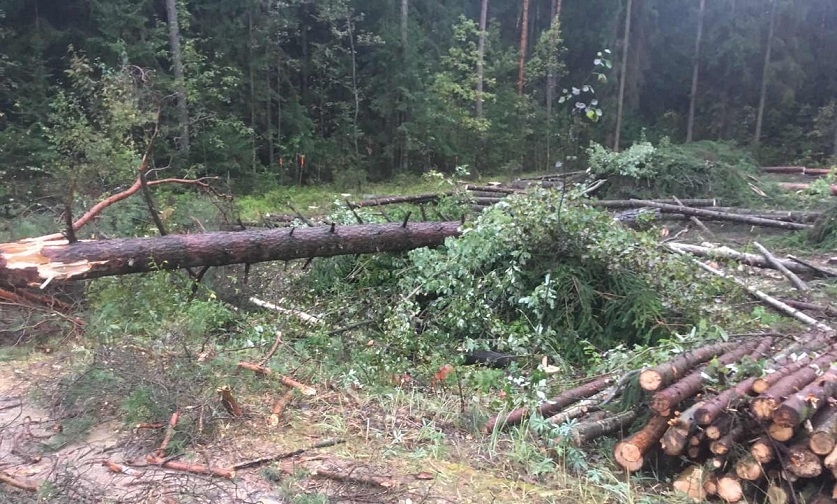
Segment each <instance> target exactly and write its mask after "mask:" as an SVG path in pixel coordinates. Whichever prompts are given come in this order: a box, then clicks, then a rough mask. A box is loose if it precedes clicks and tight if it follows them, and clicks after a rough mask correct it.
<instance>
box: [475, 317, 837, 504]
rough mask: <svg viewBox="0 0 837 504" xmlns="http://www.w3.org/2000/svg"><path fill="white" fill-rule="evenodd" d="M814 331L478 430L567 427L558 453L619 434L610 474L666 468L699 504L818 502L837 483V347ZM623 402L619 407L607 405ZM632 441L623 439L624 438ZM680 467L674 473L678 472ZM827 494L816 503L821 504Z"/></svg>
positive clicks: (730, 346) (639, 375) (584, 392)
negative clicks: (528, 423)
mask: <svg viewBox="0 0 837 504" xmlns="http://www.w3.org/2000/svg"><path fill="white" fill-rule="evenodd" d="M832 336H833V333H826V332H812V333H807V334H805V335H803V336H802V337H800V338H798V339H797V340H796V341H794V342H791V343H790V344H788V341H789V340H788V339H787V338H782V337H780V336H778V335H771V334H763V335H752V336H748V337H745V338H741V339H737V340H731V341H723V342H716V343H711V344H706V345H704V346H701V347H699V348H696V349H694V350H691V351H689V352H685V353H683V354H681V355H680V356H678V357H676V358H675V359H673V360H670V361H668V362H665V363H663V364H660V365H657V366H653V367H646V368H643V369H637V370H634V371H631V372H628V373H627V374H625V375H624V376H623V377H622V378H621V379H619V378H620V377H618V376H612V375H611V376H603V377H599V378H596V379H594V380H592V381H590V382H588V383H585V384H583V385H581V386H578V387H576V388H573V389H571V390H567V391H565V392H563V393H562V394H560V395H559V396H557V397H555V398H553V399H551V400H549V401H546V402H545V403H543V404H542V405H541V406H540V407H539V408H538V409H537V410H536V411H533V410H530V409H525V408H521V409H516V410H513V411H511V412H510V413H508V414H503V415H498V416H496V417H494V418H492V419H491V420H489V422H488V423H487V424H486V426H485V428H484V431H485V432H486V433H490V432H493V431H494V430H495V429H503V428H506V427H509V426H512V425H516V424H521V423H522V422H524V420H525V419H526V418H527V417H529V416H531V415H541V416H543V417H547V418H550V421H551V422H553V423H558V424H561V423H565V422H568V421H569V420H574V423H572V424H569V426H570V428H569V430H568V432H569V434H568V435H565V436H564V438H563V439H558V440H552V442H554V443H570V444H572V445H576V446H581V445H584V444H586V443H588V442H589V441H591V440H593V439H595V438H597V437H600V436H604V435H608V434H613V433H618V432H620V431H621V433H622V434H623V436H622V439H621V440H620V441H619V442H618V443H617V444H616V446H615V448H614V452H613V456H614V459H615V461H616V463H617V464H619V465H620V466H621V467H622V468H624V469H625V470H627V471H638V470H640V469H642V468H643V467H644V466H646V465H647V464H648V463H649V461H651V460H652V459H657V458H665V457H670V458H674V459H673V460H674V461H675V465H678V466H679V471H680V472H679V475H678V476H677V477H676V478H675V481H674V487H675V489H677V490H680V491H683V492H685V493H687V494H688V495H689V496H690V497H692V498H693V499H694V500H695V501H702V500H704V499H706V498H710V497H712V496H717V497H719V498H721V499H723V500H725V501H727V502H741V501H743V500H744V499H747V498H748V497H753V496H755V495H757V494H758V495H761V496H762V497H763V496H764V495H765V494H766V495H770V496H772V497H770V502H793V501H794V499H796V497H798V496H800V495H806V496H807V499H808V500H807V501H806V502H813V501H812V500H810V499H811V498H813V497H812V495H811V494H812V492H811V491H809V490H810V489H811V488H815V489H816V491H815V492H813V493H814V494H819V493H822V492H825V494H827V497H828V498H832V495H831V494H832V489H834V490H833V491H834V493H835V495H837V488H834V487H835V485H834V479H835V477H837V400H835V398H837V366H835V365H834V364H833V363H834V362H835V361H837V342H835V341H834V339H833V338H832ZM619 396H621V398H622V400H621V401H615V400H614V399H615V398H616V397H619ZM628 434H629V435H628ZM677 460H680V461H682V463H680V464H676V461H677ZM825 494H823V495H822V497H823V498H824V497H826V495H825Z"/></svg>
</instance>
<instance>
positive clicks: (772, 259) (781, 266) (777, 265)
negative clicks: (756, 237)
mask: <svg viewBox="0 0 837 504" xmlns="http://www.w3.org/2000/svg"><path fill="white" fill-rule="evenodd" d="M753 246H754V247H756V248H757V249H758V250H759V252H761V255H763V256H764V258H765V259H766V260H767V262H769V263H770V264H771V265H772V266H773V267H774V268H776V269H777V270H779V272H781V273H782V274H783V275H785V278H787V279H788V280H790V282H791V283H792V284H793V285H794V287H796V288H797V289H798V290H800V291H802V292H806V291H807V290H808V286H807V285H805V282H803V281H802V280H801V279H800V278H799V277H798V276H796V275H795V274H794V273H793V271H791V270H789V269H788V268H787V267H785V265H784V264H782V262H781V261H779V260H778V259H776V256H774V255H773V254H771V253H770V251H769V250H767V248H766V247H765V246H764V245H762V244H761V243H759V242H757V241H754V242H753Z"/></svg>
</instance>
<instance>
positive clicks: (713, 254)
mask: <svg viewBox="0 0 837 504" xmlns="http://www.w3.org/2000/svg"><path fill="white" fill-rule="evenodd" d="M666 246H668V247H669V248H673V249H677V250H678V251H681V252H686V253H689V254H691V255H694V256H698V257H706V258H709V259H716V260H723V259H728V260H732V261H736V262H739V263H742V264H747V265H749V266H754V267H757V268H775V266H774V265H773V264H771V263H770V262H769V261H768V260H767V259H765V258H764V256H761V255H756V254H748V253H746V252H738V251H737V250H734V249H731V248H729V247H723V246H722V247H709V246H706V245H692V244H690V243H680V242H669V243H666ZM776 260H777V261H778V262H779V263H780V264H781V265H782V266H784V267H785V268H787V269H788V270H790V271H793V272H796V273H808V274H816V273H817V270H816V269H814V268H811V267H810V266H807V265H804V264H800V263H798V262H795V261H791V260H781V259H776Z"/></svg>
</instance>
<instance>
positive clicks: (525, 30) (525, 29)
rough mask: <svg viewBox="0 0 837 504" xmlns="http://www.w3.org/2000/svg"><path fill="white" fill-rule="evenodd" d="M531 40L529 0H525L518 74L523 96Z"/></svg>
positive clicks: (518, 86) (518, 82)
mask: <svg viewBox="0 0 837 504" xmlns="http://www.w3.org/2000/svg"><path fill="white" fill-rule="evenodd" d="M528 40H529V0H523V15H522V19H521V21H520V65H519V69H518V74H517V95H518V96H523V85H524V84H525V83H526V43H527V42H528Z"/></svg>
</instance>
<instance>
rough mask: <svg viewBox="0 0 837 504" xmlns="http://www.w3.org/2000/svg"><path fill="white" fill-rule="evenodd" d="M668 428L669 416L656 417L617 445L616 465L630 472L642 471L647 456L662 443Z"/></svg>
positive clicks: (615, 449)
mask: <svg viewBox="0 0 837 504" xmlns="http://www.w3.org/2000/svg"><path fill="white" fill-rule="evenodd" d="M667 428H668V416H663V415H655V416H654V417H652V418H651V420H649V421H648V423H647V424H645V426H644V427H643V428H642V429H640V430H639V431H638V432H636V433H635V434H633V435H632V436H630V437H629V438H627V439H624V440H622V441H619V442H618V443H616V447H615V448H614V449H613V456H614V458H615V459H616V463H617V464H619V465H620V466H622V467H623V468H625V469H626V470H628V471H631V472H634V471H639V470H640V469H642V465H643V464H644V463H645V455H646V454H647V453H648V451H649V450H650V449H651V448H652V447H653V446H654V445H655V444H657V443H658V442H659V441H660V437H661V436H662V435H663V433H665V431H666V429H667Z"/></svg>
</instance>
